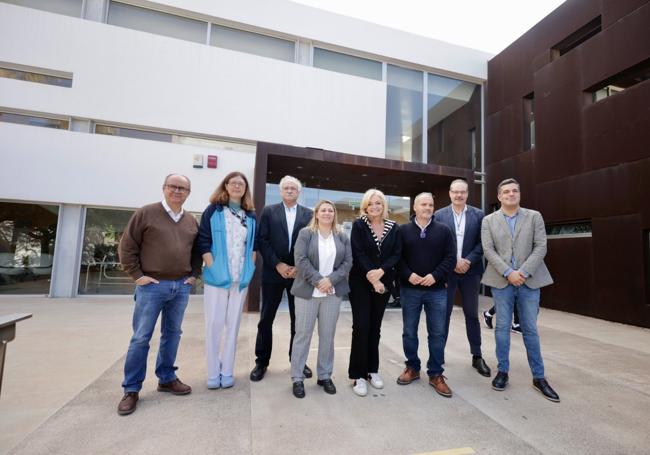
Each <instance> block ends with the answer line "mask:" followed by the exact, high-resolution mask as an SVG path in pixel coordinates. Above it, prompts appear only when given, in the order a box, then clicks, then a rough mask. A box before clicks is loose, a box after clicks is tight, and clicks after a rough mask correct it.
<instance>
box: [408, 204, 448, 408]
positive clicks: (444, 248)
mask: <svg viewBox="0 0 650 455" xmlns="http://www.w3.org/2000/svg"><path fill="white" fill-rule="evenodd" d="M413 210H414V211H415V217H414V218H413V219H412V220H411V222H410V223H407V224H404V225H402V226H401V227H400V230H399V233H400V236H401V240H402V258H401V260H400V263H399V276H400V284H401V291H400V292H401V303H402V318H403V323H404V329H403V334H402V343H403V347H404V354H405V356H406V368H405V369H404V372H403V373H402V374H401V375H400V376H399V378H397V383H398V384H400V385H406V384H410V383H411V382H413V381H415V380H417V379H420V358H419V357H418V326H419V323H420V314H421V313H422V308H424V313H425V315H426V320H427V331H428V337H427V339H428V344H429V360H428V362H427V375H428V376H429V384H430V385H431V386H432V387H433V388H434V389H435V390H436V392H437V393H438V394H440V395H442V396H444V397H451V395H452V392H451V389H450V388H449V386H448V385H447V384H446V383H445V379H446V378H445V377H444V376H443V374H442V373H443V372H444V369H443V367H442V364H443V362H444V356H445V326H446V321H447V291H446V289H445V281H446V279H447V276H448V275H449V272H451V271H452V270H453V268H454V265H455V264H456V248H455V245H454V239H453V237H452V233H451V231H450V230H449V229H448V228H447V227H446V226H445V225H444V224H442V223H439V222H437V221H435V220H434V219H433V195H432V194H431V193H420V194H418V195H417V196H416V197H415V200H414V203H413Z"/></svg>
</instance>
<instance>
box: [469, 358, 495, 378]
mask: <svg viewBox="0 0 650 455" xmlns="http://www.w3.org/2000/svg"><path fill="white" fill-rule="evenodd" d="M472 366H473V367H474V368H476V371H478V374H480V375H481V376H485V377H486V378H489V377H490V375H491V374H492V372H491V371H490V367H489V366H487V363H485V360H483V357H472Z"/></svg>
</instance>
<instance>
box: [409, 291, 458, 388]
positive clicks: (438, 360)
mask: <svg viewBox="0 0 650 455" xmlns="http://www.w3.org/2000/svg"><path fill="white" fill-rule="evenodd" d="M400 297H401V298H400V300H401V303H402V319H403V321H404V332H403V333H402V344H403V345H404V355H405V356H406V366H407V367H410V368H413V369H414V370H415V371H420V358H419V357H418V326H419V324H420V313H422V307H424V314H425V316H426V318H427V333H428V336H427V341H428V343H429V361H428V362H427V375H429V376H436V375H439V374H442V372H443V371H444V368H442V363H443V361H444V356H445V332H446V325H447V291H446V290H445V289H436V290H428V289H426V290H425V289H414V288H410V287H407V286H402V288H401V289H400Z"/></svg>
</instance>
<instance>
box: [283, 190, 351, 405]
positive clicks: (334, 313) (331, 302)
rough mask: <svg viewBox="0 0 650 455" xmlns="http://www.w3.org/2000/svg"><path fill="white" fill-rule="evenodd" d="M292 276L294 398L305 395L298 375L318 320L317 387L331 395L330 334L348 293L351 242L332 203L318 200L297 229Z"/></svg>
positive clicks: (332, 364) (331, 341)
mask: <svg viewBox="0 0 650 455" xmlns="http://www.w3.org/2000/svg"><path fill="white" fill-rule="evenodd" d="M294 257H295V264H296V270H297V276H296V278H295V280H294V282H293V286H292V287H291V293H292V294H293V295H294V296H295V297H296V301H295V307H296V335H295V336H294V339H293V347H292V349H291V381H292V382H293V394H294V396H295V397H296V398H304V396H305V385H304V382H303V381H304V379H305V376H304V374H303V370H304V366H305V363H306V362H307V356H308V354H309V346H310V344H311V336H312V334H313V332H314V326H315V325H316V320H318V340H319V341H318V364H317V366H316V370H317V373H318V381H317V382H316V383H317V384H318V385H319V386H322V387H323V389H324V390H325V392H327V393H329V394H334V393H336V387H335V386H334V383H333V382H332V369H333V367H334V333H335V331H336V321H337V320H338V318H339V309H340V307H341V299H342V298H343V297H345V296H346V295H347V294H348V292H349V291H350V287H349V286H348V272H349V271H350V268H351V267H352V250H351V248H350V240H349V239H348V237H347V236H346V235H345V234H344V233H343V232H342V231H341V230H340V229H339V227H338V220H337V217H336V207H335V206H334V204H333V203H332V202H330V201H325V200H321V201H319V202H318V204H316V207H315V208H314V215H313V217H312V219H311V221H310V223H309V225H308V226H307V227H305V228H303V229H301V231H300V233H299V234H298V239H297V240H296V244H295V247H294Z"/></svg>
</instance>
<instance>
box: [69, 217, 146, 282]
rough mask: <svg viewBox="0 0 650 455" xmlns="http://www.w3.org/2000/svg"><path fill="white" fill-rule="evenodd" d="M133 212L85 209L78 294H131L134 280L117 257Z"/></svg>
mask: <svg viewBox="0 0 650 455" xmlns="http://www.w3.org/2000/svg"><path fill="white" fill-rule="evenodd" d="M133 213H134V211H133V210H109V209H95V208H89V209H86V228H85V230H84V241H83V250H82V253H81V271H80V274H79V294H132V293H133V289H134V284H133V280H131V278H130V277H129V276H128V275H127V274H126V273H124V272H123V271H122V267H121V266H120V260H119V257H118V254H117V246H118V244H119V243H120V239H121V238H122V234H123V233H124V228H126V225H127V223H128V222H129V220H130V219H131V215H133Z"/></svg>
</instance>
